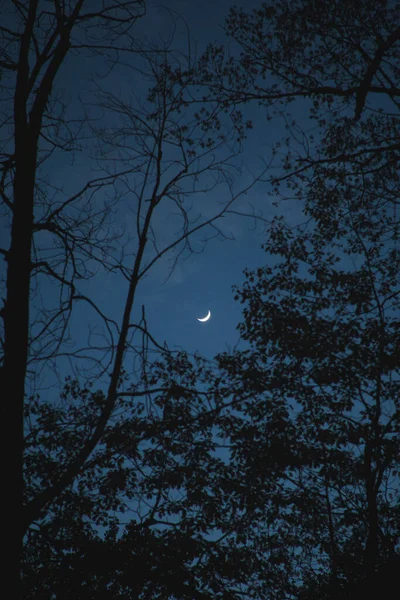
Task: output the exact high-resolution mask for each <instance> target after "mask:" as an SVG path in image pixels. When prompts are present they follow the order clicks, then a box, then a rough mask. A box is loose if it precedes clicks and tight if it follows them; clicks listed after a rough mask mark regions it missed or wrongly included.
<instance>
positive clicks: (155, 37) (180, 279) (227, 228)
mask: <svg viewBox="0 0 400 600" xmlns="http://www.w3.org/2000/svg"><path fill="white" fill-rule="evenodd" d="M257 5H258V2H255V1H254V2H251V3H247V4H246V7H247V8H249V9H250V8H251V7H252V6H257ZM230 6H231V2H230V1H228V0H221V1H219V2H211V1H210V2H204V1H200V0H198V1H197V0H194V1H190V2H189V1H184V0H169V1H168V2H166V3H164V5H163V6H160V5H159V4H158V3H155V2H154V3H152V2H150V3H149V4H148V7H147V15H146V16H145V17H144V18H142V19H139V21H138V22H137V24H136V25H135V28H134V32H135V33H136V35H137V36H138V39H145V40H146V41H147V42H152V41H153V42H154V43H156V44H159V43H160V40H164V41H165V40H166V39H168V37H169V36H170V32H171V30H172V27H173V23H174V21H175V26H176V30H175V36H174V42H173V43H172V47H173V48H177V49H182V52H185V50H186V48H187V46H186V42H187V35H188V30H189V31H190V36H191V40H192V41H191V50H192V52H193V53H195V54H196V55H197V56H198V57H199V56H200V55H201V54H202V52H203V51H204V50H205V48H206V45H207V44H208V43H210V42H220V43H223V44H227V40H226V38H225V35H224V33H223V30H222V26H223V22H224V18H225V17H226V16H227V15H228V11H229V7H230ZM179 15H180V16H181V17H183V19H184V20H182V19H180V18H179ZM186 27H187V28H188V29H187V28H186ZM102 68H103V65H102V63H101V61H100V60H99V59H93V58H92V59H86V60H82V59H81V58H78V60H77V59H76V58H74V57H73V56H72V55H71V56H69V57H68V59H67V60H66V61H65V64H64V65H63V67H62V69H61V72H60V74H59V76H58V79H57V84H58V88H59V89H61V90H62V93H63V95H64V99H66V100H67V102H68V103H69V110H70V111H72V112H70V114H76V115H82V112H81V110H82V108H81V104H80V100H79V99H81V98H83V99H84V100H85V101H86V102H87V104H86V110H87V111H88V112H89V114H90V116H91V117H93V116H98V115H99V114H100V113H99V112H98V109H96V107H94V106H92V104H91V96H90V89H91V88H90V85H91V84H90V81H89V80H90V77H91V75H92V74H93V72H94V70H96V72H101V69H102ZM101 85H102V86H103V88H105V89H112V90H113V91H114V92H115V91H116V90H118V94H119V93H121V94H122V95H123V94H128V95H129V94H130V90H131V89H134V91H135V93H136V94H137V95H138V96H139V97H142V98H144V97H145V94H146V84H145V83H144V82H143V81H142V80H141V79H140V76H138V75H137V74H132V75H130V73H129V71H128V70H127V69H123V68H119V67H118V66H117V67H116V68H115V69H114V70H113V72H112V74H111V75H110V76H109V77H107V78H106V79H104V80H102V82H101ZM244 110H245V115H246V118H250V119H251V120H252V121H253V124H254V127H253V129H252V130H250V131H249V133H248V139H247V140H246V141H245V142H244V151H243V153H242V154H241V156H240V157H239V162H240V163H241V169H242V172H241V173H239V174H238V175H237V176H236V179H235V183H234V189H235V191H237V190H239V189H242V188H245V187H246V186H247V185H248V184H249V182H250V181H251V178H252V176H253V175H255V176H257V175H258V174H260V173H261V172H262V170H263V169H264V168H265V164H266V163H268V162H269V161H270V158H271V145H272V144H273V143H274V142H276V141H277V140H278V139H279V138H280V137H281V136H282V135H283V133H284V129H283V126H284V123H283V121H279V120H272V121H270V122H267V119H266V115H265V111H263V109H258V108H257V106H255V105H252V106H251V108H250V109H249V108H246V107H245V108H244ZM296 110H297V111H299V110H301V103H296ZM74 111H76V112H75V113H74ZM96 111H97V112H96ZM300 117H301V115H300ZM90 152H91V149H90V147H89V146H88V147H87V148H85V147H84V148H83V149H82V151H81V152H80V153H79V152H78V153H77V154H76V156H75V160H74V162H72V161H70V162H68V161H67V160H66V155H65V154H62V155H60V157H59V158H57V156H55V157H54V158H51V159H50V160H49V161H48V163H47V168H48V169H49V173H50V174H51V178H52V179H53V181H55V182H56V183H59V185H60V187H62V188H63V190H64V192H65V193H66V194H68V193H69V194H73V193H75V191H76V190H77V189H78V188H79V186H83V185H85V183H86V182H87V181H88V180H90V179H92V178H93V177H97V176H99V173H97V172H93V164H94V163H93V161H91V160H90V158H89V155H90ZM270 174H271V171H269V172H268V175H270ZM226 194H227V191H226V188H224V187H223V186H220V187H218V188H217V189H216V190H213V191H212V192H209V193H207V194H203V195H200V196H196V198H193V199H191V200H190V201H189V203H188V204H189V205H191V207H192V213H191V214H192V216H193V217H198V216H201V215H203V216H205V215H211V214H214V212H215V211H216V207H217V206H218V203H220V202H221V201H224V200H226V199H227V198H228V196H227V195H226ZM98 200H100V196H98ZM274 200H276V198H275V197H274V195H273V192H272V189H271V186H269V185H268V184H267V183H257V184H256V185H255V186H254V187H253V188H252V189H251V191H250V192H249V193H247V194H246V195H244V196H242V197H241V198H240V200H239V202H238V203H236V204H235V209H236V210H240V211H242V212H247V213H251V210H252V209H251V208H250V205H251V206H252V207H253V208H254V210H255V211H256V212H257V213H258V214H260V215H262V217H263V218H264V219H266V220H268V221H269V220H271V219H272V217H273V216H274V215H275V214H277V213H280V214H284V215H285V217H286V218H287V219H289V220H290V222H291V223H292V224H294V223H296V222H298V221H299V219H301V208H300V206H297V205H293V203H290V205H289V204H283V205H280V206H279V207H278V208H275V207H274V206H273V202H274ZM134 218H135V217H134V214H133V213H132V211H131V210H130V208H129V205H128V201H127V202H122V203H121V204H120V205H119V208H118V210H117V212H116V213H115V215H114V217H113V222H112V227H113V228H114V229H115V231H116V232H122V231H123V230H125V233H129V231H130V227H131V225H132V227H134ZM218 225H219V227H221V229H222V231H223V232H224V234H225V235H226V236H227V237H228V238H230V239H224V240H221V239H211V240H210V241H208V242H207V244H206V245H205V247H203V245H202V244H201V243H200V242H201V239H203V238H204V237H205V235H208V234H210V231H208V232H204V233H203V232H201V234H200V235H199V236H197V238H193V247H194V249H195V250H196V253H194V254H191V255H188V254H187V253H186V254H184V255H183V256H182V257H181V258H180V259H179V261H178V263H177V265H176V266H175V268H174V270H173V272H172V273H171V255H166V257H165V258H163V259H162V260H160V261H159V262H158V263H157V264H155V265H154V266H153V267H152V268H151V270H150V271H149V273H148V275H147V276H146V278H145V279H143V280H142V281H141V283H140V285H139V289H138V293H137V296H136V301H135V306H134V310H133V314H132V321H135V320H136V322H137V320H138V318H139V320H140V315H141V313H142V305H144V307H145V314H146V321H147V326H148V329H149V331H150V332H151V334H152V335H153V336H154V337H155V339H156V340H157V341H158V342H159V343H160V344H164V342H166V343H167V345H168V348H169V349H171V350H176V349H179V348H181V349H185V350H187V351H188V352H189V353H193V352H196V351H197V352H199V353H200V354H201V355H203V356H205V357H207V358H210V359H211V358H212V357H213V356H215V355H216V354H217V353H218V352H222V351H226V350H228V351H230V350H232V348H233V347H234V346H235V345H236V344H237V343H238V341H239V334H238V331H237V325H238V323H239V321H240V320H241V315H242V308H243V307H241V306H240V305H239V303H238V302H235V301H234V294H233V292H232V286H233V285H234V284H236V285H240V284H241V282H243V280H244V275H243V270H244V269H245V268H255V267H258V266H261V265H262V264H264V263H265V261H266V260H271V258H268V257H267V255H266V253H265V251H263V250H262V249H261V244H262V243H263V241H264V236H263V234H264V231H265V223H263V221H262V220H257V221H255V220H254V219H252V218H245V217H238V216H225V217H224V218H223V220H221V221H219V223H218ZM154 226H155V229H156V235H157V236H158V239H159V240H161V242H162V243H161V246H162V245H163V243H164V242H165V241H166V240H167V239H169V240H170V241H172V240H173V239H174V235H175V234H176V231H177V230H178V229H177V222H176V221H174V217H173V216H171V215H170V214H169V213H168V210H167V212H165V210H164V212H163V209H161V210H160V212H159V213H157V215H156V217H155V220H154ZM211 233H212V232H211ZM149 258H150V255H148V256H147V259H149ZM127 264H129V262H128V263H127ZM79 291H80V292H82V293H85V294H87V295H88V296H89V297H90V298H91V299H93V301H94V302H95V303H96V304H97V305H98V306H99V308H100V309H101V310H103V311H104V312H105V313H106V314H107V315H108V316H109V317H110V318H113V319H115V320H116V322H117V323H120V322H121V318H122V310H123V306H124V302H125V298H126V292H127V284H126V281H125V280H123V279H122V277H121V276H117V275H110V274H105V273H104V272H101V270H100V271H99V272H98V273H97V275H96V276H95V277H93V278H91V279H90V280H88V281H80V282H79ZM51 293H52V290H51V289H46V284H45V286H44V296H46V295H47V294H48V297H49V298H50V296H51ZM56 293H57V292H56ZM33 310H34V309H33ZM208 310H210V311H211V314H212V316H211V318H210V320H209V321H208V322H207V323H200V322H199V321H198V320H197V318H198V317H204V316H205V315H206V314H207V311H208ZM89 330H90V331H91V335H92V337H91V340H92V342H93V340H96V339H98V340H99V341H100V343H101V336H102V331H103V330H104V328H103V325H102V324H101V323H100V322H96V318H95V315H94V314H93V312H92V311H90V310H89V309H88V307H87V306H84V305H81V307H80V309H79V310H77V309H76V308H75V311H74V313H73V316H72V320H71V333H72V339H73V344H76V346H75V347H78V346H80V345H82V344H84V343H85V340H86V338H87V336H88V332H89ZM96 336H97V338H96ZM78 362H79V361H78ZM59 365H61V363H59ZM64 369H65V374H70V370H71V365H64V367H61V372H63V370H64ZM62 374H64V373H62Z"/></svg>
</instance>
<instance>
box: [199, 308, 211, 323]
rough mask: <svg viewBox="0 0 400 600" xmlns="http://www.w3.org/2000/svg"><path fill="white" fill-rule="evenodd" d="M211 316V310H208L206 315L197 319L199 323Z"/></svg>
mask: <svg viewBox="0 0 400 600" xmlns="http://www.w3.org/2000/svg"><path fill="white" fill-rule="evenodd" d="M210 317H211V311H210V310H209V311H208V315H207V316H205V317H204V318H203V319H197V320H198V321H200V323H205V322H206V321H208V319H209V318H210Z"/></svg>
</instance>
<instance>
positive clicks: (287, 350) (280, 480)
mask: <svg viewBox="0 0 400 600" xmlns="http://www.w3.org/2000/svg"><path fill="white" fill-rule="evenodd" d="M84 4H85V3H84V2H76V3H69V4H68V6H64V4H63V5H61V4H60V3H58V2H54V3H51V12H50V14H49V12H48V11H47V10H46V9H45V8H43V7H42V3H41V2H38V1H31V2H29V3H28V6H27V8H24V7H21V6H20V4H18V3H12V6H13V11H14V12H13V13H12V12H11V13H10V15H12V18H11V17H10V16H9V21H10V22H8V21H7V22H6V24H5V25H3V24H2V25H1V26H0V30H1V32H2V36H3V37H2V39H3V42H4V44H3V45H4V48H3V50H2V54H1V62H0V67H1V68H2V69H3V74H2V75H3V79H2V81H4V78H6V81H7V86H6V87H5V88H4V89H6V90H7V94H9V96H10V98H11V97H12V98H13V102H14V104H13V111H11V112H10V108H9V106H7V105H6V103H5V102H4V106H5V108H4V113H3V118H2V123H1V126H2V129H1V132H2V135H3V138H4V140H5V142H4V147H3V154H2V158H1V168H2V178H1V185H0V192H1V198H2V201H3V210H4V211H5V212H6V214H7V215H8V219H9V224H10V245H9V247H8V248H5V249H3V250H2V255H3V257H4V258H5V262H6V268H7V281H6V282H7V297H6V302H5V308H4V311H3V312H2V319H3V324H4V336H3V338H4V341H3V354H4V356H3V361H2V364H1V374H2V385H3V389H5V390H7V393H8V395H9V398H6V401H5V402H4V405H3V408H2V411H3V413H4V414H3V415H2V418H3V421H2V423H3V428H4V431H3V435H2V444H3V446H2V458H3V463H4V465H5V468H6V470H5V476H6V478H7V477H8V480H9V481H10V486H9V487H10V494H9V496H8V498H7V507H8V508H6V514H7V515H8V513H9V514H11V513H12V512H14V511H15V508H16V507H17V508H18V516H17V519H18V523H20V524H21V525H22V531H20V532H19V537H18V536H16V535H15V531H14V532H12V531H11V530H10V535H9V536H8V537H6V539H5V542H4V544H5V548H6V550H5V552H6V553H7V552H8V553H9V562H10V569H9V572H8V574H7V577H8V578H9V579H8V581H9V583H10V586H11V585H14V586H15V587H14V588H13V589H15V597H19V591H18V582H19V577H18V574H17V571H18V570H19V565H20V545H21V541H22V539H24V547H23V553H22V590H23V596H24V597H25V598H32V599H33V598H38V597H40V598H48V599H54V600H60V599H63V598H67V597H68V598H70V597H76V598H77V599H80V600H88V599H89V598H94V597H96V598H98V597H101V598H103V597H104V598H110V599H117V598H132V599H138V600H150V598H151V599H154V598H160V599H161V598H163V599H164V598H169V599H171V600H192V599H193V598H195V599H196V600H197V599H198V600H211V599H212V600H241V599H246V600H247V599H249V600H250V599H254V600H261V599H263V600H265V599H268V600H278V599H279V600H282V599H287V600H296V599H298V600H314V599H315V600H317V599H318V600H334V599H336V598H341V597H342V598H349V597H361V596H362V595H365V590H366V589H369V590H372V589H374V590H376V593H378V591H379V593H383V590H384V585H386V586H387V592H388V593H389V591H390V586H391V585H392V581H394V578H395V576H396V571H397V570H398V564H399V550H400V548H399V541H398V540H399V523H400V513H399V511H400V504H399V473H400V468H399V467H400V465H399V463H400V452H399V449H400V431H399V429H400V406H399V401H400V396H399V382H400V377H399V374H400V373H399V371H400V364H399V363H400V358H399V357H400V341H399V340H400V337H399V334H400V317H399V315H400V311H399V308H400V307H399V294H400V288H399V258H400V257H399V248H398V236H399V231H398V229H399V222H398V216H397V206H398V193H399V169H398V153H399V144H398V137H399V131H398V129H399V105H398V97H399V95H400V91H399V90H400V83H399V79H400V72H399V69H398V62H399V58H400V33H399V32H400V23H399V19H400V17H399V14H400V11H399V8H400V5H399V3H398V2H382V3H378V4H376V3H372V2H369V1H368V2H363V3H361V2H356V1H348V2H330V3H325V2H322V3H315V2H311V1H308V0H296V1H295V2H291V3H289V4H276V3H273V2H270V1H268V2H260V5H259V7H258V8H256V9H255V10H253V11H248V10H246V9H241V8H238V7H234V8H232V9H231V10H230V13H229V15H228V18H227V20H226V23H225V33H226V35H227V36H228V37H227V39H228V41H229V44H223V45H219V46H218V45H216V44H214V45H212V46H210V47H209V48H208V49H207V51H206V52H205V54H204V55H203V56H202V57H201V58H200V60H198V61H195V60H194V59H192V58H191V55H190V52H188V54H187V56H186V57H185V58H183V55H182V52H181V51H180V52H178V53H174V52H173V49H172V47H171V46H170V45H168V44H167V45H165V44H164V46H162V47H160V46H158V47H155V46H149V45H148V44H147V45H145V44H144V43H142V42H140V41H139V40H137V39H136V36H132V33H131V29H130V25H133V24H134V23H135V22H136V21H137V19H138V18H139V17H140V15H141V14H142V12H141V11H142V10H143V8H144V6H143V3H141V2H132V3H128V4H125V5H123V6H121V5H119V4H118V3H109V5H108V4H107V5H105V6H104V7H103V10H101V11H99V12H97V13H92V12H91V9H90V10H89V9H88V12H83V11H84V10H86V8H84ZM128 5H129V6H128ZM129 7H130V8H129ZM127 9H129V10H130V12H129V18H127V16H126V13H124V16H121V15H120V13H119V11H121V10H127ZM13 19H15V21H16V23H18V25H14V24H13V23H12V21H13ZM92 25H93V27H94V29H93V30H92V29H90V27H91V26H92ZM101 25H104V28H103V29H99V27H100V26H101ZM46 27H47V29H46ZM44 31H47V33H46V34H45V33H43V32H44ZM133 31H134V30H133ZM93 32H95V34H96V35H95V36H93ZM100 34H101V35H100ZM102 35H103V37H102ZM85 36H87V37H85ZM107 36H111V37H110V39H108V37H107ZM39 42H40V43H39ZM106 48H107V50H106ZM72 50H73V51H75V52H89V51H90V53H92V54H93V55H95V56H98V55H99V53H100V54H101V53H103V52H105V56H104V58H105V59H106V61H108V64H109V65H110V67H112V68H119V66H121V65H122V66H125V67H127V64H125V62H126V63H129V59H126V61H125V59H123V60H121V58H120V57H121V53H122V54H123V55H124V56H128V57H131V56H134V57H135V61H138V60H139V63H138V62H134V66H133V64H131V63H129V64H128V72H135V73H140V75H141V77H144V80H145V81H146V82H147V83H146V85H145V86H144V88H145V91H144V93H143V95H141V94H140V93H139V92H138V93H136V95H135V94H130V95H129V96H128V97H125V96H124V95H123V94H122V93H121V94H118V93H116V94H114V93H113V92H110V90H109V89H105V87H104V86H102V85H101V79H96V80H95V83H96V94H95V98H96V102H97V107H99V108H101V109H102V110H104V111H106V114H107V115H108V116H109V120H108V121H107V120H106V121H105V122H101V123H100V124H99V123H98V122H97V121H90V120H87V119H86V117H85V119H83V121H82V123H81V125H82V127H83V124H84V126H85V128H86V127H87V129H85V131H90V135H91V136H92V139H94V140H97V145H96V144H94V145H93V148H94V156H95V159H96V165H97V167H98V168H99V169H100V171H99V173H100V175H99V177H98V178H96V179H95V180H89V181H87V182H86V183H84V185H82V186H81V187H80V188H79V189H76V190H74V191H73V192H71V194H69V195H65V194H63V191H62V189H61V188H60V187H58V188H57V189H56V188H55V187H54V186H52V184H50V183H49V180H48V178H47V177H48V175H49V173H50V175H51V170H50V171H49V173H46V171H45V170H44V169H43V164H44V162H45V160H48V159H49V157H51V155H52V154H53V153H54V152H59V153H60V156H63V157H64V156H65V155H64V153H65V152H68V153H69V152H72V150H74V151H77V149H78V146H77V143H78V141H79V134H80V133H79V132H80V130H79V127H78V129H74V128H73V129H72V130H71V129H69V128H68V127H67V120H66V119H64V116H63V111H61V112H60V113H57V114H59V116H58V117H57V119H54V107H52V106H51V104H50V102H51V101H54V102H55V106H58V108H60V107H61V108H62V107H63V103H62V96H60V95H58V96H57V95H55V90H56V86H55V82H56V75H57V73H58V71H59V70H61V67H62V66H63V61H64V59H65V57H66V56H67V54H68V52H70V51H72ZM124 53H126V54H124ZM34 58H35V60H36V62H35V60H33V59H34ZM138 64H139V66H137V65H138ZM4 73H6V75H4ZM7 94H5V96H6V95H7ZM4 100H6V97H4ZM64 108H65V107H64ZM298 115H300V117H299V116H298ZM260 118H263V119H264V118H266V119H267V120H268V121H270V122H271V123H274V124H275V123H282V124H283V126H284V129H283V130H282V135H281V139H280V141H279V142H277V143H276V144H271V146H272V148H271V160H268V161H267V160H266V162H267V163H268V165H269V166H268V169H266V171H265V172H264V173H263V175H262V176H259V177H258V178H257V177H256V178H255V179H256V180H257V179H258V180H259V181H261V180H262V182H263V183H264V185H265V193H266V194H269V195H273V197H274V200H275V204H276V209H277V214H276V216H275V217H273V218H271V219H270V221H268V222H267V221H263V222H264V223H265V226H266V231H265V238H264V244H263V248H264V250H265V264H262V265H260V266H259V267H258V268H256V269H247V270H246V271H245V273H244V276H245V279H244V282H243V283H241V284H238V285H237V286H236V287H235V288H234V295H235V298H236V300H237V301H238V302H240V303H241V305H242V307H243V319H242V321H241V323H240V324H239V326H238V329H239V332H240V335H241V345H240V346H239V347H238V348H236V349H234V350H232V351H230V352H228V351H227V352H224V353H220V354H219V355H217V356H216V357H215V358H214V360H210V359H209V358H208V357H201V356H198V355H195V356H191V355H189V353H188V352H186V351H184V350H182V351H179V352H175V351H170V350H169V348H168V345H167V344H160V342H159V341H158V340H157V339H156V336H154V335H153V334H152V332H151V331H150V330H149V328H148V326H147V322H146V312H145V307H143V309H142V312H141V317H139V319H134V318H133V316H132V315H133V309H134V307H135V306H137V302H138V298H139V301H140V295H139V296H138V294H139V292H140V287H139V284H140V282H141V280H142V278H143V277H144V275H145V274H146V273H147V272H148V270H149V269H150V268H151V267H152V265H153V264H154V263H155V262H156V261H157V260H159V259H161V258H162V257H163V256H164V254H166V253H167V252H172V256H173V261H174V260H175V259H176V260H178V259H179V256H180V254H181V253H182V252H184V251H190V249H191V246H190V239H191V236H193V235H195V234H196V232H197V231H199V230H200V229H204V230H205V231H210V235H214V234H215V232H217V234H219V235H220V236H223V235H224V231H223V229H221V228H219V227H220V226H219V225H218V219H220V217H222V216H223V215H225V214H229V213H230V212H232V213H233V212H234V211H235V205H234V203H235V201H236V200H237V198H239V197H240V195H241V194H242V193H243V192H248V191H249V190H250V189H251V187H252V185H253V183H254V180H253V181H252V183H251V184H250V186H249V187H247V188H235V186H234V173H235V172H238V166H237V165H238V164H239V161H238V158H239V157H240V156H241V151H242V148H243V147H246V146H245V144H246V140H245V137H246V132H247V131H248V130H249V129H250V128H251V126H252V122H251V121H253V122H256V121H257V119H260ZM9 123H12V124H13V133H12V139H11V138H10V139H9V138H8V137H7V136H9V133H8V132H9ZM54 123H55V125H54ZM60 131H63V132H64V135H65V136H67V137H65V138H62V137H61V139H62V142H60V136H59V132H60ZM68 136H69V137H68ZM243 156H244V157H245V156H246V155H245V154H244V155H243ZM62 160H64V158H63V159H62ZM219 185H222V186H225V187H226V189H227V190H228V192H229V195H228V197H227V198H228V199H227V201H226V203H225V204H224V205H223V206H218V207H217V209H216V210H215V212H214V213H213V214H212V216H211V217H209V216H205V217H204V218H203V219H202V220H201V221H200V222H197V221H195V219H194V215H193V213H191V212H190V209H189V206H188V204H187V199H188V198H189V197H191V196H192V197H195V196H196V194H198V193H199V192H201V191H203V192H204V191H207V190H209V189H213V188H214V187H215V186H219ZM106 189H107V190H108V189H110V190H111V195H110V196H109V201H108V202H105V203H104V204H101V205H100V206H101V208H100V209H99V203H98V202H95V201H94V198H96V195H97V194H98V193H99V192H101V193H103V192H104V191H105V190H106ZM127 198H128V200H126V199H127ZM120 201H123V202H127V201H128V202H129V203H130V204H129V206H130V209H131V210H132V211H134V214H135V231H134V235H132V237H131V238H129V239H123V238H119V237H118V236H115V235H110V236H109V235H108V233H110V232H112V231H113V230H112V228H111V229H110V228H109V224H110V218H111V217H112V215H113V210H114V208H115V206H116V205H117V203H118V202H120ZM159 210H165V211H166V212H167V213H168V211H170V210H172V211H174V212H175V213H177V214H178V220H179V223H180V226H181V229H180V232H179V234H177V235H175V236H173V237H172V238H170V239H168V240H167V241H166V243H164V242H165V238H164V237H163V236H161V238H159V237H158V235H157V228H156V220H155V218H154V215H155V214H158V211H159ZM291 211H293V214H295V218H294V217H293V214H292V213H291ZM216 228H218V229H216ZM105 233H107V235H105ZM159 239H161V240H162V242H163V244H161V245H160V243H159V241H158V240H159ZM49 248H50V250H49ZM174 252H175V254H174ZM173 264H175V263H174V262H173ZM97 268H101V270H102V273H103V274H104V273H108V274H112V275H113V276H114V274H118V276H119V277H121V278H122V279H124V281H125V282H126V288H127V292H126V298H125V301H124V303H123V308H122V313H121V319H120V321H119V322H118V323H117V322H116V321H115V319H114V318H111V317H110V316H109V315H107V314H105V313H104V312H103V310H102V309H101V308H100V307H99V306H98V305H96V303H95V302H94V301H93V299H92V298H91V297H90V296H89V295H87V294H86V293H85V292H84V291H82V290H81V289H80V282H81V281H82V280H84V279H85V278H89V277H92V276H93V275H94V274H95V272H96V269H97ZM49 280H51V282H52V285H54V286H55V288H54V289H55V290H56V291H57V293H56V294H55V295H54V298H55V299H56V302H55V304H54V305H52V306H51V307H50V308H49V307H48V306H47V305H46V303H45V302H42V303H41V302H39V301H38V298H39V299H42V298H43V295H42V294H43V290H44V289H45V288H44V285H45V282H48V281H49ZM138 289H139V292H138ZM82 303H84V304H85V305H88V306H90V307H91V309H93V317H91V318H93V319H94V320H97V322H101V323H102V324H103V327H104V331H105V334H104V340H105V341H104V340H103V341H104V343H103V342H102V343H101V344H97V343H90V344H88V346H87V347H86V346H82V347H80V348H79V349H78V350H74V351H69V342H70V338H69V336H70V327H69V325H70V323H71V319H72V318H73V315H75V314H77V313H76V310H77V308H76V307H77V306H80V305H81V304H82ZM64 356H68V361H69V364H70V365H72V366H71V368H70V370H69V372H68V376H67V378H66V379H65V380H64V381H63V382H62V384H59V386H58V388H52V390H51V393H50V394H48V393H47V394H43V393H41V392H42V391H41V390H39V389H37V388H36V387H35V385H34V383H35V382H36V381H37V380H36V379H35V378H34V377H32V373H33V372H34V373H35V374H37V373H39V372H42V371H41V369H42V366H43V365H45V368H47V369H48V370H51V368H52V367H53V366H54V365H58V364H59V362H58V361H59V360H63V358H62V357H64ZM82 357H85V361H87V362H84V361H83V359H82ZM23 420H24V425H22V421H23ZM8 430H11V431H15V432H16V435H15V437H13V439H12V440H10V437H9V435H8ZM23 438H24V439H23ZM9 457H11V460H10V459H9ZM22 458H23V461H22ZM15 474H17V475H15ZM22 476H23V481H24V486H23V487H22ZM11 482H12V483H11ZM16 538H18V544H16V543H15V541H14V540H15V539H16ZM10 548H11V549H10ZM12 582H13V583H12Z"/></svg>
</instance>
